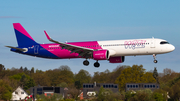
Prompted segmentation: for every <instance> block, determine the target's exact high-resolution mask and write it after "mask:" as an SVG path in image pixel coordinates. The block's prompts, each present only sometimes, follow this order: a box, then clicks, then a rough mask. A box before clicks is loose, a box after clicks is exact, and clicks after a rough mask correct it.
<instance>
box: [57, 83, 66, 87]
mask: <svg viewBox="0 0 180 101" xmlns="http://www.w3.org/2000/svg"><path fill="white" fill-rule="evenodd" d="M57 86H58V87H63V88H65V87H68V84H67V83H66V82H61V83H60V84H58V85H57Z"/></svg>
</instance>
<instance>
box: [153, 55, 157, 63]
mask: <svg viewBox="0 0 180 101" xmlns="http://www.w3.org/2000/svg"><path fill="white" fill-rule="evenodd" d="M153 57H154V63H157V62H158V61H157V60H156V54H153Z"/></svg>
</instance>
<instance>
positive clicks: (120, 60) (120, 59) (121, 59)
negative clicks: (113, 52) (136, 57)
mask: <svg viewBox="0 0 180 101" xmlns="http://www.w3.org/2000/svg"><path fill="white" fill-rule="evenodd" d="M124 60H125V56H118V57H110V58H109V62H110V63H123V62H124Z"/></svg>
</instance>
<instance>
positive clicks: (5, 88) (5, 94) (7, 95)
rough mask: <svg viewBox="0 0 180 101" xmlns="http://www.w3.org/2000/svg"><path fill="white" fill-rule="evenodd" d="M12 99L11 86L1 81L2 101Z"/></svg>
mask: <svg viewBox="0 0 180 101" xmlns="http://www.w3.org/2000/svg"><path fill="white" fill-rule="evenodd" d="M11 97H12V88H11V87H10V86H9V84H8V83H7V82H5V81H3V80H2V79H0V99H2V100H10V99H11Z"/></svg>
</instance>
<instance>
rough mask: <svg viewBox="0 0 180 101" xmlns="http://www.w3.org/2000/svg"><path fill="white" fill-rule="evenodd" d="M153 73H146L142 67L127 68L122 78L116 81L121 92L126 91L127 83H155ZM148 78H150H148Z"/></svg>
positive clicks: (122, 73)
mask: <svg viewBox="0 0 180 101" xmlns="http://www.w3.org/2000/svg"><path fill="white" fill-rule="evenodd" d="M150 74H151V75H152V73H147V74H146V73H145V69H144V68H143V66H142V65H140V66H138V65H133V66H132V67H130V66H129V67H127V68H125V69H124V70H123V71H122V72H121V74H120V76H119V77H118V78H117V79H116V81H115V83H117V84H118V85H119V90H121V91H122V90H124V89H125V84H126V83H151V82H155V79H154V78H153V76H150ZM147 77H148V78H147Z"/></svg>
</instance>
